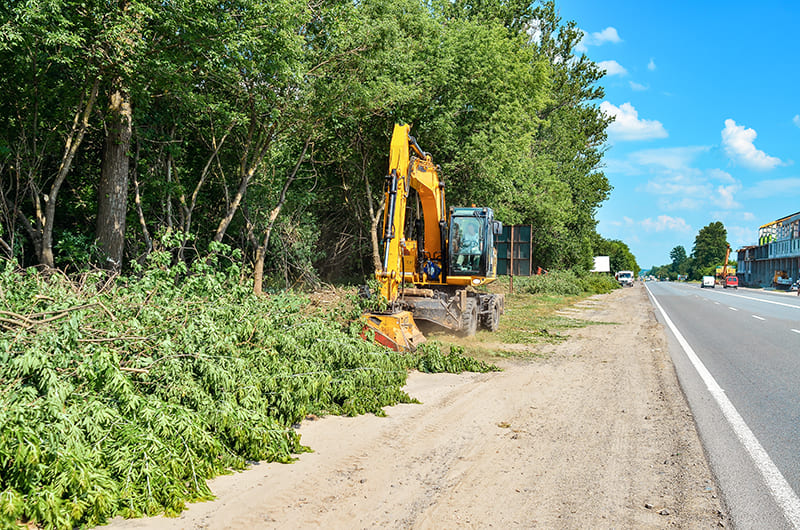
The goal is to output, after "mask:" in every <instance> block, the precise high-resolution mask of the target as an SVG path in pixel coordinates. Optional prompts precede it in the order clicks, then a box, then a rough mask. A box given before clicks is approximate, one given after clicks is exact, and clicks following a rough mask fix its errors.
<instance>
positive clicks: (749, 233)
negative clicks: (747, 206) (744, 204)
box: [725, 219, 758, 259]
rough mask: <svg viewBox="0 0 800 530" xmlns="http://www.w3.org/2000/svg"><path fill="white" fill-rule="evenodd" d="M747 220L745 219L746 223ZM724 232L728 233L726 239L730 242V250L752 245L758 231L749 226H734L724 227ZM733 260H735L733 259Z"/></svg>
mask: <svg viewBox="0 0 800 530" xmlns="http://www.w3.org/2000/svg"><path fill="white" fill-rule="evenodd" d="M746 220H747V219H745V221H746ZM725 230H726V231H727V232H728V239H729V240H730V242H731V248H732V249H735V248H736V247H743V246H745V245H753V244H754V243H755V238H756V236H757V235H758V229H756V228H755V227H751V226H735V225H727V224H726V225H725ZM734 259H735V258H734Z"/></svg>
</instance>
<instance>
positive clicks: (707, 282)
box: [700, 276, 714, 289]
mask: <svg viewBox="0 0 800 530" xmlns="http://www.w3.org/2000/svg"><path fill="white" fill-rule="evenodd" d="M700 287H711V288H712V289H713V288H714V277H713V276H703V283H701V284H700Z"/></svg>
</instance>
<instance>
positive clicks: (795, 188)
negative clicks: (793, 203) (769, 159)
mask: <svg viewBox="0 0 800 530" xmlns="http://www.w3.org/2000/svg"><path fill="white" fill-rule="evenodd" d="M742 194H743V195H744V196H745V197H748V198H752V199H766V198H768V197H779V196H780V197H787V196H796V195H800V178H797V177H792V178H785V179H770V180H761V181H759V182H756V184H755V185H754V186H753V187H751V188H748V189H746V190H745V191H743V192H742Z"/></svg>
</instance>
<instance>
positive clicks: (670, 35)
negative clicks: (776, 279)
mask: <svg viewBox="0 0 800 530" xmlns="http://www.w3.org/2000/svg"><path fill="white" fill-rule="evenodd" d="M556 6H557V9H558V10H559V14H560V16H561V17H562V20H563V21H567V20H574V21H575V22H576V23H577V25H578V27H579V28H580V29H581V30H582V31H583V32H584V33H585V35H584V39H583V41H582V42H581V44H580V45H579V47H578V49H577V50H576V53H581V52H582V53H585V54H586V55H587V56H588V57H589V58H590V59H592V60H593V61H595V62H596V63H598V64H600V65H601V66H603V67H604V68H605V70H606V72H607V74H606V77H604V78H603V80H602V81H601V84H602V86H603V87H604V88H605V92H606V95H605V98H604V99H603V100H602V102H601V103H600V106H601V108H602V109H603V110H604V111H605V112H606V113H608V114H613V115H615V116H616V122H615V123H613V124H612V125H611V126H610V128H609V131H608V132H609V141H608V143H607V145H606V148H607V151H606V154H605V157H604V158H605V168H604V171H605V174H606V176H607V177H608V179H609V181H610V182H611V185H612V186H614V190H613V191H612V192H611V198H610V199H609V200H608V201H606V202H605V203H604V204H603V206H602V207H601V208H600V210H599V211H598V215H597V219H598V221H599V224H598V232H600V234H601V235H603V236H604V237H606V238H611V239H621V240H622V241H624V242H625V243H627V244H628V246H629V247H630V249H631V251H632V252H633V254H634V255H635V256H636V259H637V262H638V263H639V265H640V266H641V267H642V268H645V269H646V268H649V267H650V266H652V265H663V264H666V263H669V262H670V258H669V252H670V250H672V248H674V247H675V246H677V245H683V247H684V248H685V249H686V252H687V253H690V252H691V251H692V247H693V245H694V238H695V236H696V235H697V232H698V231H699V230H700V229H701V228H702V227H704V226H706V225H707V224H708V223H710V222H713V221H722V223H723V224H724V225H725V228H726V229H727V231H728V241H729V243H730V244H731V247H732V248H733V249H734V250H735V249H736V248H738V247H740V246H743V245H750V244H755V243H756V241H757V238H758V227H759V226H760V225H762V224H765V223H767V222H769V221H773V220H775V219H778V218H780V217H783V216H786V215H789V214H792V213H795V212H798V211H800V152H798V149H797V147H798V145H800V97H798V96H800V37H798V33H800V2H794V1H790V0H786V1H782V2H779V1H762V2H752V1H751V2H741V1H738V0H735V1H725V2H723V1H705V0H703V1H697V0H695V1H684V0H674V1H672V2H642V1H632V0H629V1H613V0H611V1H610V0H604V1H597V0H557V4H556Z"/></svg>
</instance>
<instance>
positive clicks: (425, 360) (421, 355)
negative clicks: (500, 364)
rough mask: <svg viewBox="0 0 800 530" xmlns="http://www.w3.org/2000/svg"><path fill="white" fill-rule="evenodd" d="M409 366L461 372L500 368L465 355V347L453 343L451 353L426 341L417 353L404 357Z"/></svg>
mask: <svg viewBox="0 0 800 530" xmlns="http://www.w3.org/2000/svg"><path fill="white" fill-rule="evenodd" d="M403 360H404V361H406V366H407V367H408V368H414V369H415V370H419V371H420V372H426V373H441V372H449V373H461V372H491V371H497V370H499V368H497V367H496V366H494V365H492V364H488V363H485V362H483V361H479V360H477V359H473V358H472V357H467V356H465V355H464V348H462V347H461V346H456V345H451V346H450V353H444V352H442V348H441V345H440V344H438V343H435V342H426V343H423V344H421V345H420V347H419V348H418V349H417V351H416V352H415V353H410V354H406V355H405V356H404V357H403Z"/></svg>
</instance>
